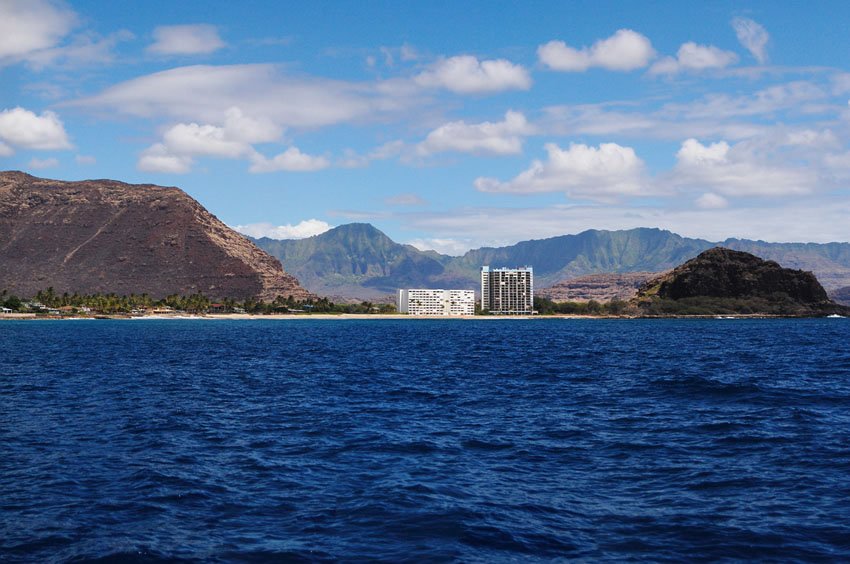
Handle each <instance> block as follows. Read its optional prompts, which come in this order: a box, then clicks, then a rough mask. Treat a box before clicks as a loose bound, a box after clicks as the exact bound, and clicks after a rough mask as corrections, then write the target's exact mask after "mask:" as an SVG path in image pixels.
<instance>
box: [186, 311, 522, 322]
mask: <svg viewBox="0 0 850 564" xmlns="http://www.w3.org/2000/svg"><path fill="white" fill-rule="evenodd" d="M203 317H204V318H207V319H411V320H413V319H417V320H421V319H464V320H467V321H468V320H475V319H531V318H532V317H531V316H529V315H501V316H498V315H475V316H473V315H402V314H397V313H338V314H333V313H310V314H306V315H305V314H293V313H281V314H270V315H253V314H249V313H232V314H231V313H222V314H217V313H212V314H208V315H204V316H203ZM535 317H536V316H535Z"/></svg>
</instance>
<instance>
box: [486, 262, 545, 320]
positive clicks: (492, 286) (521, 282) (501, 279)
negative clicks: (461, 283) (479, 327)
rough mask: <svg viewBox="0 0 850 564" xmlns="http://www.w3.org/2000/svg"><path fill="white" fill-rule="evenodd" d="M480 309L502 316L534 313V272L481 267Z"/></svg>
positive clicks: (524, 269)
mask: <svg viewBox="0 0 850 564" xmlns="http://www.w3.org/2000/svg"><path fill="white" fill-rule="evenodd" d="M481 309H482V310H487V311H489V312H490V313H495V314H502V315H531V314H533V313H534V272H533V270H532V268H531V267H530V266H526V267H523V268H493V269H491V268H490V267H489V266H482V267H481Z"/></svg>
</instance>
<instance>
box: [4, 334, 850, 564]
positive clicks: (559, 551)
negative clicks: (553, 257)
mask: <svg viewBox="0 0 850 564" xmlns="http://www.w3.org/2000/svg"><path fill="white" fill-rule="evenodd" d="M848 336H850V320H847V319H787V320H781V319H769V320H752V319H748V320H725V319H724V320H715V319H704V320H681V319H679V320H601V319H596V320H566V319H533V320H416V321H414V320H316V319H296V320H250V321H249V320H238V321H237V320H138V321H120V320H116V321H108V320H92V321H34V322H26V321H7V322H0V561H4V562H5V561H8V562H18V561H21V562H53V561H92V560H93V561H101V562H109V561H115V562H127V561H129V562H157V561H181V560H185V561H204V562H207V561H211V562H232V561H236V562H243V561H269V560H273V561H294V562H299V561H304V562H313V561H337V560H344V561H364V560H368V561H386V562H425V561H428V562H453V561H462V562H520V561H521V562H526V561H543V562H545V561H552V560H559V559H583V560H591V561H597V560H615V561H682V560H688V561H716V560H721V559H722V560H753V559H758V560H782V561H787V560H792V561H847V560H850V349H848V343H850V339H848Z"/></svg>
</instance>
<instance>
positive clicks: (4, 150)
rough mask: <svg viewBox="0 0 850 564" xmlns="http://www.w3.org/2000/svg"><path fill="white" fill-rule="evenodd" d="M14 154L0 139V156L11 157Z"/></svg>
mask: <svg viewBox="0 0 850 564" xmlns="http://www.w3.org/2000/svg"><path fill="white" fill-rule="evenodd" d="M14 154H15V150H14V149H12V148H11V147H10V146H8V145H6V144H5V143H3V142H2V141H0V157H11V156H12V155H14Z"/></svg>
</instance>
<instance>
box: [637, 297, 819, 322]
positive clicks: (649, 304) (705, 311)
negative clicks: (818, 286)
mask: <svg viewBox="0 0 850 564" xmlns="http://www.w3.org/2000/svg"><path fill="white" fill-rule="evenodd" d="M638 307H639V313H640V315H645V316H673V315H676V316H678V315H750V314H760V315H783V316H794V315H801V314H804V313H808V314H811V312H809V311H807V310H802V309H801V307H800V303H799V302H797V301H795V300H793V299H791V298H790V297H789V296H788V294H783V293H776V294H773V295H771V296H769V297H767V298H762V297H755V296H751V297H746V298H718V297H710V296H697V297H690V298H680V299H678V300H673V299H669V298H658V297H655V298H653V299H652V300H650V301H645V302H641V303H640V304H639V306H638Z"/></svg>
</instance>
